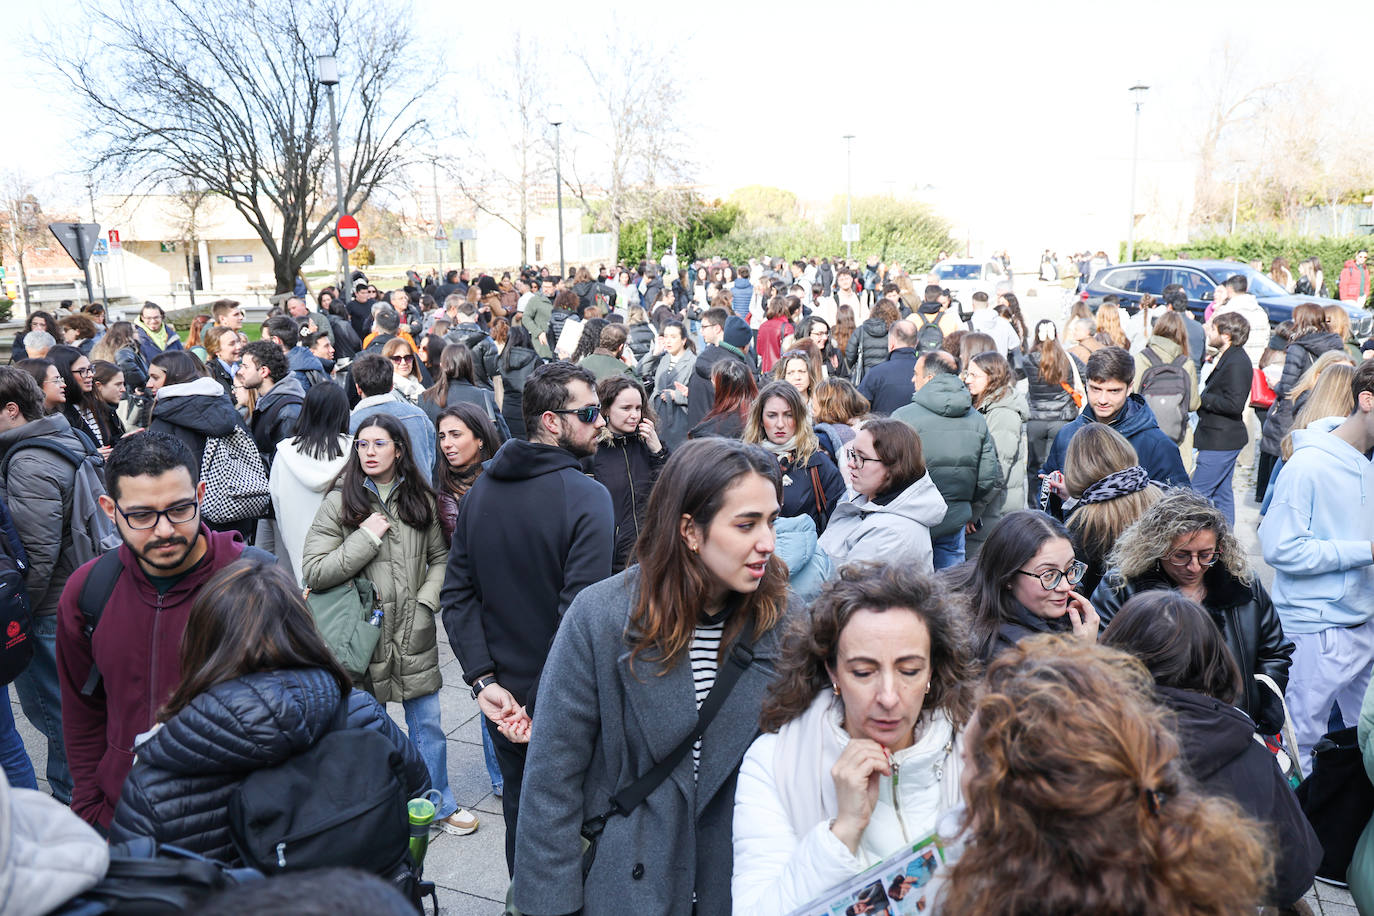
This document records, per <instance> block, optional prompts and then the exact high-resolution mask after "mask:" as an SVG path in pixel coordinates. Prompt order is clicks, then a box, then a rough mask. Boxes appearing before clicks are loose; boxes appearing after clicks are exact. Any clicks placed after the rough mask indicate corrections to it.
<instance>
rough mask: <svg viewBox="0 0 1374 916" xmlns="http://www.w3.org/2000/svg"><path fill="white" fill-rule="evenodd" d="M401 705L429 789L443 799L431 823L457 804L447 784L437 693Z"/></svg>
mask: <svg viewBox="0 0 1374 916" xmlns="http://www.w3.org/2000/svg"><path fill="white" fill-rule="evenodd" d="M401 706H402V708H403V709H404V710H405V714H406V730H407V731H409V732H410V742H411V743H412V744H414V745H415V749H416V750H418V751H419V752H420V756H421V757H422V758H424V761H425V769H427V770H429V784H430V788H432V789H436V790H438V792H439V795H440V796H442V798H443V803H442V804H441V805H440V806H439V813H438V814H437V815H436V816H435V820H443V819H444V818H446V817H448V816H449V815H450V814H452V813H453V812H455V811H457V810H458V803H457V802H456V801H454V800H453V790H452V789H450V788H449V785H448V740H447V739H446V738H445V737H444V727H443V725H442V724H440V722H439V694H438V692H437V691H436V692H434V693H431V694H428V695H426V696H422V697H411V698H410V699H409V700H402V701H401Z"/></svg>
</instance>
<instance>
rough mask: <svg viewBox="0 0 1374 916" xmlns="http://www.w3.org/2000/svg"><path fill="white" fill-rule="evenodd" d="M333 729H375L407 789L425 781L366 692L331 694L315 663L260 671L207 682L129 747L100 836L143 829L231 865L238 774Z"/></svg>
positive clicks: (118, 836)
mask: <svg viewBox="0 0 1374 916" xmlns="http://www.w3.org/2000/svg"><path fill="white" fill-rule="evenodd" d="M340 728H365V729H368V730H369V731H376V732H380V733H381V734H382V735H384V736H386V738H387V739H388V740H390V741H391V743H392V744H393V745H395V746H396V749H397V750H399V751H400V752H401V755H402V757H403V759H404V760H405V772H406V782H407V783H408V784H407V786H406V789H407V791H408V792H409V796H408V797H410V798H414V797H415V796H417V795H419V794H420V793H422V792H424V791H426V790H427V789H428V788H429V772H428V771H427V770H426V769H425V763H424V760H423V759H422V758H421V757H420V752H419V751H418V750H416V748H415V746H414V745H413V744H411V742H410V740H409V739H407V738H406V736H405V735H404V734H402V733H401V730H400V729H399V728H397V727H396V724H395V723H394V722H392V721H391V719H390V717H389V716H387V714H386V709H385V708H384V707H382V705H381V704H380V703H378V702H377V701H376V700H375V699H374V698H373V697H372V696H371V695H370V694H367V693H364V692H363V691H361V690H354V691H353V692H352V693H350V694H349V696H348V697H347V699H346V700H345V701H344V702H343V703H340V702H339V685H338V683H337V682H335V680H334V678H333V677H331V676H330V675H329V674H328V672H326V671H324V670H322V669H319V668H295V669H287V670H282V671H262V672H258V673H257V674H249V675H245V676H244V677H240V678H235V679H234V680H231V681H225V682H224V683H222V684H216V685H215V686H214V687H211V688H210V689H209V690H207V691H206V692H205V693H203V694H201V695H200V696H198V697H196V698H195V699H194V700H192V701H191V704H190V705H189V706H187V707H186V708H185V709H183V710H181V711H180V712H178V713H177V714H176V715H175V716H173V717H172V718H171V719H169V720H168V721H167V722H166V724H164V725H163V726H162V728H160V729H159V730H158V731H157V732H156V733H155V734H153V736H152V737H151V738H149V739H148V740H147V741H145V742H143V743H142V744H140V745H138V746H137V748H136V752H137V754H138V762H137V763H135V764H134V768H133V770H132V771H130V773H129V778H128V779H127V780H126V781H125V783H124V791H123V793H122V794H121V795H120V799H119V807H118V808H116V809H115V815H114V821H113V822H112V823H111V824H110V840H111V842H122V841H124V840H129V839H132V838H134V837H140V836H150V837H153V838H154V839H156V840H157V841H158V842H159V843H171V844H173V845H175V846H181V847H183V848H185V849H189V850H191V851H192V852H198V853H201V854H202V855H206V856H209V857H210V858H212V859H219V860H220V861H223V862H229V863H233V864H238V863H239V862H240V859H239V855H238V852H237V851H236V850H235V849H234V844H233V843H232V842H231V841H230V839H229V798H230V796H232V795H233V794H234V790H235V789H237V788H238V785H239V783H240V782H242V781H243V780H244V779H245V778H247V776H248V775H249V774H251V773H252V772H253V771H255V770H259V769H263V768H265V767H270V766H276V765H277V764H279V763H282V762H283V761H286V760H289V759H290V758H291V757H293V756H295V755H296V754H299V753H301V752H303V751H305V750H308V749H309V748H311V747H313V746H314V745H315V742H317V741H319V740H320V739H321V738H322V737H324V736H325V735H326V734H327V733H329V732H331V731H334V730H335V729H340Z"/></svg>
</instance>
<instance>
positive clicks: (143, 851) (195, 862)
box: [50, 837, 262, 916]
mask: <svg viewBox="0 0 1374 916" xmlns="http://www.w3.org/2000/svg"><path fill="white" fill-rule="evenodd" d="M261 880H262V873H261V872H258V871H256V870H254V869H251V868H231V867H229V866H227V865H225V864H224V863H222V862H216V861H215V860H213V859H207V858H205V857H204V856H202V855H198V854H197V853H194V852H191V851H189V850H186V849H181V848H180V847H177V846H158V845H157V844H156V843H155V842H154V841H153V840H152V839H151V838H150V837H140V838H138V839H134V840H130V841H129V842H127V843H121V844H119V845H117V846H112V847H110V867H109V868H108V869H107V870H106V872H105V877H103V878H101V879H100V881H99V882H97V883H96V885H95V886H94V887H92V888H90V889H89V890H86V891H85V892H83V893H81V894H80V895H78V896H77V897H75V898H74V899H72V900H69V901H67V903H65V904H63V905H62V906H60V907H58V908H57V909H56V910H53V911H52V913H51V914H50V916H99V914H105V913H109V914H120V916H164V914H165V916H179V914H181V913H194V912H197V911H198V910H200V909H201V907H203V906H204V905H205V904H206V903H207V902H209V900H210V898H211V897H214V896H215V895H216V894H218V893H219V892H220V891H223V890H227V889H228V888H231V887H235V886H237V885H240V884H249V883H251V882H254V881H261Z"/></svg>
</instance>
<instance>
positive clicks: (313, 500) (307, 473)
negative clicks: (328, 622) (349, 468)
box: [268, 435, 353, 582]
mask: <svg viewBox="0 0 1374 916" xmlns="http://www.w3.org/2000/svg"><path fill="white" fill-rule="evenodd" d="M293 443H294V440H292V439H283V440H282V441H281V442H279V443H277V457H276V459H275V460H274V461H273V462H272V476H271V479H270V480H269V481H268V489H269V490H270V492H271V493H272V508H273V509H274V510H276V513H277V530H278V532H279V533H280V535H281V541H280V546H281V547H284V548H285V549H286V553H287V556H288V557H290V559H291V571H292V572H293V573H295V575H296V581H297V582H300V581H301V553H302V552H303V551H304V549H305V535H306V534H307V533H308V532H309V531H310V526H311V525H312V524H314V522H315V513H316V512H318V511H319V509H320V503H322V502H324V497H325V495H326V494H327V493H328V492H329V490H330V488H331V487H332V486H333V483H334V478H335V477H336V476H338V473H339V471H341V470H343V466H344V464H345V463H346V462H347V461H348V457H349V453H350V452H351V451H352V450H353V437H352V436H349V435H341V436H339V444H340V445H341V446H342V450H343V454H342V455H340V456H339V457H338V458H332V459H328V460H321V459H318V458H311V457H307V456H306V455H303V454H301V451H300V449H299V448H297V447H296V446H295V445H294V444H293Z"/></svg>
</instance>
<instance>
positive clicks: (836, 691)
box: [830, 682, 840, 696]
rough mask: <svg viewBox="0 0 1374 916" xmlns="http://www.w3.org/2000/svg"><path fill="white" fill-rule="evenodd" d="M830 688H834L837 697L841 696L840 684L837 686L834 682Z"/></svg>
mask: <svg viewBox="0 0 1374 916" xmlns="http://www.w3.org/2000/svg"><path fill="white" fill-rule="evenodd" d="M830 686H831V687H833V688H834V689H835V696H839V695H840V685H839V684H836V683H834V682H831V684H830Z"/></svg>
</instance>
